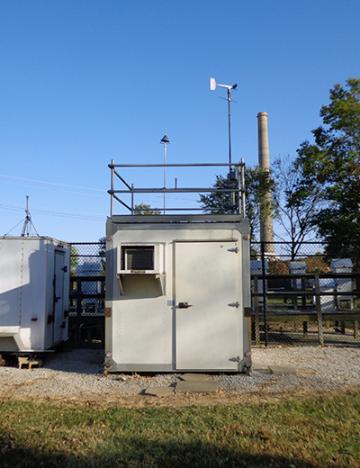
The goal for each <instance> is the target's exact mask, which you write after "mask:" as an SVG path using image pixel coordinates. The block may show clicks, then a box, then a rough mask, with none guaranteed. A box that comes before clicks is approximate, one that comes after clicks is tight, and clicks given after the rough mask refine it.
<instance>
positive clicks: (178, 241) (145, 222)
mask: <svg viewBox="0 0 360 468" xmlns="http://www.w3.org/2000/svg"><path fill="white" fill-rule="evenodd" d="M106 249H107V257H106V309H105V317H106V318H105V338H106V339H105V342H106V343H105V350H106V362H105V368H106V370H107V371H109V372H116V371H143V372H144V371H149V372H153V371H155V372H158V371H230V372H246V371H248V369H249V368H250V365H251V361H250V337H249V333H250V318H248V317H245V315H247V312H249V311H250V309H249V308H250V259H249V255H250V254H249V251H250V249H249V225H248V221H247V220H246V219H244V217H242V216H241V215H205V214H200V215H160V216H156V215H151V216H141V215H140V216H136V215H131V216H127V215H118V216H116V215H114V216H112V217H110V218H109V219H108V222H107V247H106Z"/></svg>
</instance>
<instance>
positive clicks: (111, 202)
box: [109, 159, 115, 218]
mask: <svg viewBox="0 0 360 468" xmlns="http://www.w3.org/2000/svg"><path fill="white" fill-rule="evenodd" d="M114 164H115V161H114V160H113V159H112V160H111V171H110V172H111V175H110V187H111V188H110V190H111V194H110V218H111V217H112V215H113V203H114V200H113V193H114ZM109 167H110V166H109Z"/></svg>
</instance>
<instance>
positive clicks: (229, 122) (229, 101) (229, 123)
mask: <svg viewBox="0 0 360 468" xmlns="http://www.w3.org/2000/svg"><path fill="white" fill-rule="evenodd" d="M227 103H228V136H229V164H231V89H229V88H227ZM230 169H231V168H230Z"/></svg>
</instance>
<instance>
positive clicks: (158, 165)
mask: <svg viewBox="0 0 360 468" xmlns="http://www.w3.org/2000/svg"><path fill="white" fill-rule="evenodd" d="M238 165H239V163H231V164H229V163H188V164H184V163H172V164H114V165H113V167H164V166H165V167H229V166H231V167H235V166H238ZM108 167H109V168H110V169H111V168H112V165H111V164H109V165H108Z"/></svg>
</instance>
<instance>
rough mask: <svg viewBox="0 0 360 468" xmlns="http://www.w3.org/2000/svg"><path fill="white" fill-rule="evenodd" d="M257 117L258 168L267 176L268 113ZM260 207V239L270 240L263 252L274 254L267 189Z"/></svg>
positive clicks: (270, 205) (268, 159)
mask: <svg viewBox="0 0 360 468" xmlns="http://www.w3.org/2000/svg"><path fill="white" fill-rule="evenodd" d="M257 118H258V147H259V169H261V170H262V171H264V172H265V173H266V174H267V175H268V176H269V174H270V150H269V136H268V114H267V112H259V113H258V115H257ZM261 205H262V206H261V208H260V240H261V241H262V242H270V244H265V252H266V253H268V254H272V255H274V253H275V249H274V245H273V244H271V242H273V241H274V234H273V223H272V197H271V191H270V190H269V191H268V192H266V193H265V194H264V196H263V199H262V200H261Z"/></svg>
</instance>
